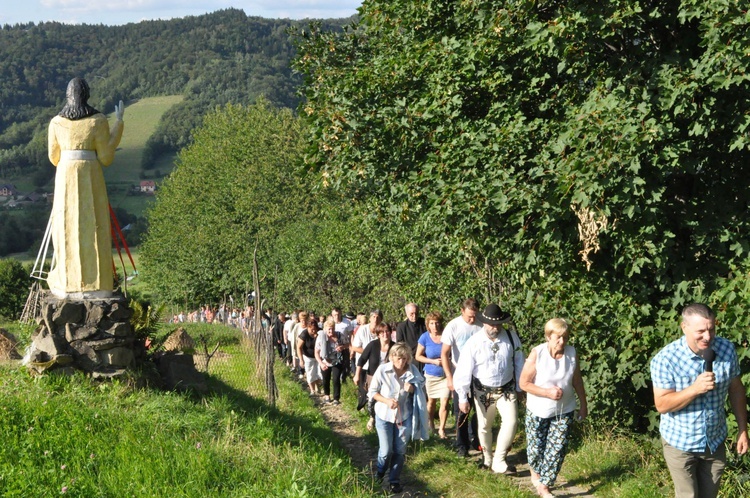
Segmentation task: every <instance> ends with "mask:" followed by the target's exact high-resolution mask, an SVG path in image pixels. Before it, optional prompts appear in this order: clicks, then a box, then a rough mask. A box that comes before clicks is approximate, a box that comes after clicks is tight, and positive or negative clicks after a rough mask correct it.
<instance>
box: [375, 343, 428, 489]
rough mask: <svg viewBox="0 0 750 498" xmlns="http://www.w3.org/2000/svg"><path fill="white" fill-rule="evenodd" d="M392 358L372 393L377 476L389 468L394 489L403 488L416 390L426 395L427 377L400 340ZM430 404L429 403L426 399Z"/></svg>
mask: <svg viewBox="0 0 750 498" xmlns="http://www.w3.org/2000/svg"><path fill="white" fill-rule="evenodd" d="M388 358H389V359H390V362H388V363H382V364H381V365H380V366H379V367H378V369H377V370H376V371H375V374H374V375H373V377H372V381H371V382H370V388H369V390H368V396H369V397H370V399H371V400H374V401H375V427H376V429H377V431H378V441H379V448H378V461H377V478H378V479H379V480H382V479H383V478H384V477H385V473H386V470H389V474H388V480H389V483H390V490H391V492H392V493H400V492H401V491H403V486H401V482H400V476H401V470H403V466H404V459H405V456H406V445H407V443H408V442H409V439H410V438H411V434H412V424H413V423H414V422H413V420H412V415H414V406H415V404H414V396H415V391H417V390H421V391H422V392H421V395H422V396H423V397H424V377H422V374H420V373H419V370H418V369H417V367H416V366H414V365H412V363H411V360H412V354H411V348H410V347H409V346H407V345H406V344H405V343H403V342H400V343H398V344H396V345H394V346H393V347H392V348H391V350H390V352H389V353H388ZM425 404H426V403H425Z"/></svg>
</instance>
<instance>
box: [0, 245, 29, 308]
mask: <svg viewBox="0 0 750 498" xmlns="http://www.w3.org/2000/svg"><path fill="white" fill-rule="evenodd" d="M29 273H30V272H29V270H28V269H25V268H24V267H23V265H22V264H21V263H19V262H18V261H17V260H15V259H0V316H3V317H5V318H9V319H13V320H17V319H18V318H19V317H20V316H21V313H22V312H23V306H24V303H25V302H26V296H28V294H29V287H30V286H31V279H30V277H29Z"/></svg>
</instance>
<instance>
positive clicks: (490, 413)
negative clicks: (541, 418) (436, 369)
mask: <svg viewBox="0 0 750 498" xmlns="http://www.w3.org/2000/svg"><path fill="white" fill-rule="evenodd" d="M476 318H477V321H478V322H480V323H482V324H483V327H482V331H481V332H480V333H477V334H474V335H473V336H471V337H470V338H469V340H468V341H466V344H465V345H464V347H463V349H462V350H461V358H460V359H459V360H458V365H457V366H456V372H455V373H454V375H453V387H454V389H455V390H456V393H457V394H458V401H459V409H460V410H461V412H463V413H469V410H470V408H471V405H470V404H469V394H470V393H473V395H474V406H475V407H476V412H477V419H478V425H479V443H480V444H481V445H482V453H483V456H484V462H483V463H484V466H485V467H487V468H490V469H491V470H492V471H493V472H496V473H498V474H510V473H514V472H515V471H516V469H515V467H514V466H512V465H508V463H507V462H506V461H505V456H506V455H507V453H508V450H509V449H510V446H511V444H512V443H513V436H515V434H516V426H517V423H518V406H517V404H516V393H517V392H518V391H520V390H521V389H520V387H519V384H518V379H519V377H520V375H521V371H522V370H523V364H524V360H525V357H524V354H523V351H522V349H521V340H520V339H519V337H518V334H517V333H516V331H515V330H514V328H513V327H512V326H511V325H510V321H511V319H510V314H509V313H507V312H505V311H503V310H502V309H501V308H500V306H498V305H496V304H490V305H489V306H487V307H486V308H485V309H484V311H483V312H482V313H481V314H477V317H476ZM498 413H499V414H500V418H501V424H500V432H499V433H498V436H497V445H496V447H495V454H494V456H493V454H492V424H493V422H494V421H495V416H496V415H497V414H498Z"/></svg>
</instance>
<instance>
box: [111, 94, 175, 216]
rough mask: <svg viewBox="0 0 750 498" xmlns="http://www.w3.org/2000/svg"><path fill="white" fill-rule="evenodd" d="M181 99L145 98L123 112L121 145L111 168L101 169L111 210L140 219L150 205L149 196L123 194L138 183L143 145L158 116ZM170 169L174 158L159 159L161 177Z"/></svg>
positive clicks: (150, 133)
mask: <svg viewBox="0 0 750 498" xmlns="http://www.w3.org/2000/svg"><path fill="white" fill-rule="evenodd" d="M182 99H183V97H182V96H181V95H172V96H167V97H149V98H144V99H141V100H138V101H137V102H134V103H133V104H131V105H128V106H127V107H126V108H125V131H124V133H123V135H122V141H121V142H120V146H119V147H118V149H117V153H116V154H115V160H114V161H113V163H112V165H111V166H109V167H107V168H104V178H105V180H106V182H107V192H108V193H109V202H110V204H112V207H122V208H124V209H126V210H127V211H128V212H130V213H132V214H136V215H138V216H141V215H142V214H143V212H144V211H145V209H146V208H147V206H148V205H149V204H150V203H151V202H153V196H128V195H127V193H128V191H129V190H130V188H131V187H132V186H133V185H140V183H141V178H140V175H141V172H142V170H141V158H142V156H143V147H144V146H145V145H146V141H148V139H149V137H150V136H151V135H152V134H153V133H154V131H155V130H156V126H157V125H158V123H159V120H160V119H161V116H162V115H163V114H164V113H165V112H167V111H168V110H169V109H170V108H171V107H172V106H174V105H175V104H178V103H179V102H181V101H182ZM110 119H112V116H110ZM173 165H174V156H173V155H170V156H169V157H165V158H161V160H160V161H159V164H158V169H159V171H160V172H161V173H163V174H168V173H169V172H170V171H172V167H173ZM152 174H153V171H152V172H149V176H151V175H152ZM157 181H158V180H157Z"/></svg>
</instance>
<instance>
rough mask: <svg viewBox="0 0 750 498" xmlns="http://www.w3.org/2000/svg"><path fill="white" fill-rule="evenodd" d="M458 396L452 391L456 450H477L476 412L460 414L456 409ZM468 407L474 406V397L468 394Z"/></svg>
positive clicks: (457, 408)
mask: <svg viewBox="0 0 750 498" xmlns="http://www.w3.org/2000/svg"><path fill="white" fill-rule="evenodd" d="M458 404H459V403H458V394H457V393H456V391H453V414H454V415H455V416H456V448H458V449H461V448H464V449H466V450H469V448H474V449H478V448H479V432H478V429H477V414H476V411H470V412H469V413H470V414H471V416H469V415H468V414H466V413H464V412H462V411H461V410H460V409H459V407H458ZM469 406H471V407H473V406H474V395H473V394H472V393H469Z"/></svg>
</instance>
